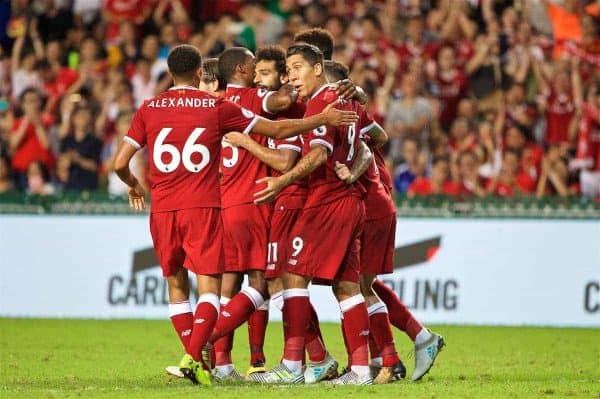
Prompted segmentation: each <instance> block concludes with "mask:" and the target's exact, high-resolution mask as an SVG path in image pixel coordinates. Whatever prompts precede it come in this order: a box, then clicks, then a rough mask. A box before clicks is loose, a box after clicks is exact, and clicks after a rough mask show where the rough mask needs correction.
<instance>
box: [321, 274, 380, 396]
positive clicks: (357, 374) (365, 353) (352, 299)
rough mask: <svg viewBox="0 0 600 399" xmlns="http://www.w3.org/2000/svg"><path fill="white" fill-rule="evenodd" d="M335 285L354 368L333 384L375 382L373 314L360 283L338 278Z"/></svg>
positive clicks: (333, 381)
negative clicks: (371, 360) (371, 335)
mask: <svg viewBox="0 0 600 399" xmlns="http://www.w3.org/2000/svg"><path fill="white" fill-rule="evenodd" d="M332 288H333V292H334V295H335V297H336V298H337V300H338V302H339V305H340V310H341V312H342V317H343V319H344V321H343V324H342V325H343V329H344V335H345V337H346V345H347V346H346V350H347V352H348V354H349V356H350V361H349V363H350V370H348V372H347V373H345V374H343V375H342V376H340V377H338V378H336V379H334V380H332V381H331V383H333V384H340V385H346V384H353V385H369V384H372V383H373V379H372V377H371V371H370V369H369V316H368V313H367V308H366V306H365V298H364V297H363V295H362V293H361V290H360V285H359V284H358V283H357V282H353V281H344V280H336V281H334V282H333V287H332Z"/></svg>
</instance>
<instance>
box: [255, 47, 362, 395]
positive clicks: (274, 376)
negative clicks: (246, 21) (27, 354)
mask: <svg viewBox="0 0 600 399" xmlns="http://www.w3.org/2000/svg"><path fill="white" fill-rule="evenodd" d="M287 69H288V76H289V79H290V83H291V84H292V85H293V86H294V87H295V88H296V89H297V90H298V93H299V95H300V97H302V98H308V99H309V100H308V102H307V110H306V114H305V116H307V117H308V116H311V115H314V114H316V113H318V112H320V111H321V110H322V109H324V107H326V106H327V104H329V103H331V102H333V101H335V100H336V99H337V98H338V95H337V93H336V91H335V89H334V88H333V87H331V86H329V85H327V80H326V78H325V74H324V71H323V53H322V52H321V51H320V50H319V49H318V48H316V47H315V46H312V45H309V44H296V45H293V46H291V47H290V48H289V49H288V52H287ZM340 106H341V107H344V109H352V110H355V109H356V108H357V107H358V103H356V102H353V101H343V102H340ZM360 145H361V141H360V139H359V137H358V132H357V130H356V124H352V125H350V126H348V127H345V128H335V127H332V126H328V125H323V126H320V127H318V128H316V129H314V130H312V131H311V132H310V133H309V134H308V138H307V142H306V143H305V155H304V156H303V157H302V159H301V160H300V161H298V163H297V164H296V166H294V168H292V169H291V170H290V171H289V172H287V173H285V174H283V175H281V176H279V177H267V178H264V179H262V180H261V181H259V182H266V183H267V188H265V189H264V190H261V191H259V192H258V193H257V194H256V201H257V202H258V203H263V202H266V201H271V200H273V198H275V196H276V195H277V194H278V193H279V192H280V191H281V190H282V189H283V188H285V187H287V186H288V185H290V184H291V183H293V182H295V181H298V180H300V179H302V178H305V177H309V188H308V195H307V200H306V203H305V205H304V208H303V210H302V213H301V215H300V217H299V218H298V220H297V222H296V224H295V225H294V228H293V230H292V234H291V237H292V240H291V254H290V257H289V260H288V264H287V267H286V269H287V270H286V272H285V273H284V275H283V281H284V287H285V290H284V301H285V305H284V308H283V320H284V329H285V346H284V356H283V360H282V363H281V364H280V365H279V366H278V367H275V368H274V369H273V370H271V371H269V372H268V373H266V375H265V382H271V383H282V382H284V383H301V382H302V381H303V380H304V376H303V374H302V359H303V357H304V350H305V334H304V331H305V329H306V325H307V324H308V320H309V317H310V316H309V315H310V302H309V293H308V288H307V287H308V284H309V282H310V281H311V280H312V279H313V278H318V279H322V280H325V281H332V283H333V291H334V294H335V296H336V298H337V299H338V301H339V303H340V308H341V310H342V313H343V317H344V320H345V323H344V328H345V330H346V337H347V349H348V353H349V354H350V355H351V357H352V361H351V364H352V368H351V370H350V371H349V372H348V373H346V374H344V375H342V376H341V377H338V378H336V379H334V380H332V381H331V382H332V383H333V384H357V385H364V384H371V383H372V378H371V375H370V370H369V366H368V335H369V321H368V316H367V310H366V307H365V304H364V298H363V296H362V295H361V293H360V286H359V284H358V280H359V278H358V267H359V264H358V261H359V259H358V257H359V247H358V245H359V241H358V237H359V235H360V231H361V228H362V223H363V220H364V207H363V204H362V200H361V198H360V197H361V190H360V188H359V187H358V186H357V185H353V184H352V185H348V184H345V183H344V182H342V181H340V180H339V179H338V178H337V176H336V173H335V167H336V162H339V163H345V164H349V165H352V164H353V163H354V162H358V161H360V162H366V163H367V164H368V163H369V162H370V161H371V159H372V154H371V153H370V151H368V149H367V153H368V155H369V157H366V158H364V159H357V154H358V150H359V146H360ZM317 221H318V223H316V222H317ZM331 240H335V245H327V243H328V242H330V241H331Z"/></svg>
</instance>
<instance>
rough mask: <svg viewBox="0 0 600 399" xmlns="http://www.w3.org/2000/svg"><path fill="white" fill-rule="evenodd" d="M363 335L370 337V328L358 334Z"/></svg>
mask: <svg viewBox="0 0 600 399" xmlns="http://www.w3.org/2000/svg"><path fill="white" fill-rule="evenodd" d="M358 335H359V336H361V337H368V336H369V330H362V331H361V332H360V334H358Z"/></svg>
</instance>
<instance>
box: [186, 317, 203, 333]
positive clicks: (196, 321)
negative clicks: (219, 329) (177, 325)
mask: <svg viewBox="0 0 600 399" xmlns="http://www.w3.org/2000/svg"><path fill="white" fill-rule="evenodd" d="M202 323H204V319H196V320H195V321H194V324H202ZM182 335H183V334H182Z"/></svg>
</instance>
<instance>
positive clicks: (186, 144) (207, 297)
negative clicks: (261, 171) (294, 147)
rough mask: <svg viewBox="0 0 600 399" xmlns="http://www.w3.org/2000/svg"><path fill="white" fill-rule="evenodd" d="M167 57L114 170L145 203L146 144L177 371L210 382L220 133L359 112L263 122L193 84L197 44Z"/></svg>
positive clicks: (274, 128)
mask: <svg viewBox="0 0 600 399" xmlns="http://www.w3.org/2000/svg"><path fill="white" fill-rule="evenodd" d="M167 64H168V67H169V73H170V75H171V76H172V78H173V81H174V83H175V86H174V87H172V88H171V89H170V90H168V91H167V92H165V93H162V94H160V95H158V96H157V97H154V98H152V99H150V100H148V101H146V102H145V103H144V104H143V105H142V106H141V107H140V108H139V109H138V111H137V112H136V114H135V117H134V119H133V121H132V125H131V128H130V130H129V132H128V134H127V136H126V137H125V139H124V142H123V144H122V145H121V148H120V149H119V152H118V154H117V157H116V160H115V171H116V172H117V174H118V176H119V177H120V178H121V180H123V182H125V183H126V184H127V185H128V186H129V187H130V190H129V202H130V206H131V207H132V208H134V209H136V210H143V209H145V206H146V203H145V190H144V188H143V187H142V185H141V184H140V183H139V181H138V180H137V179H136V177H135V176H133V175H132V173H131V171H130V169H129V161H130V160H131V158H132V157H133V155H134V154H135V152H136V151H137V150H138V149H140V148H141V147H143V146H145V145H148V149H149V153H150V154H151V161H150V172H149V179H150V184H151V186H150V194H151V213H150V232H151V235H152V240H153V243H154V248H155V251H156V254H157V257H158V260H159V263H160V265H161V267H162V270H163V275H164V276H165V277H166V278H167V284H168V287H169V303H170V306H169V308H170V314H171V316H172V320H173V325H174V327H175V329H176V331H177V333H178V335H179V336H180V338H181V341H182V344H183V345H184V347H185V350H186V353H188V354H189V355H190V356H189V357H186V358H184V359H183V361H184V363H182V364H181V371H182V373H183V374H184V375H185V376H186V377H187V378H189V379H190V380H192V382H194V383H201V384H204V385H210V384H211V379H210V364H209V363H210V361H208V362H207V359H201V351H202V348H203V347H204V346H205V344H206V343H207V341H208V338H209V335H210V333H211V332H212V330H213V328H214V326H215V324H216V321H217V317H218V314H219V313H218V312H219V308H220V305H219V297H218V295H219V291H220V274H221V273H222V270H223V249H222V240H223V224H222V221H221V212H220V206H221V199H220V190H219V182H218V169H219V165H218V161H219V159H220V154H221V137H222V135H223V134H225V133H226V132H228V131H232V130H238V131H243V132H244V133H250V132H251V131H253V132H256V133H259V134H264V135H269V136H273V137H278V138H282V137H289V136H294V135H297V134H298V133H300V132H303V131H306V130H309V129H313V128H316V127H318V126H321V125H323V124H326V123H332V122H333V123H334V124H348V123H353V122H355V121H356V118H357V116H356V114H354V113H352V112H343V111H339V110H336V109H334V108H329V109H327V110H324V112H323V113H321V114H319V115H316V116H315V117H313V118H308V119H303V120H285V121H275V122H273V121H268V120H265V119H264V118H261V117H260V116H257V115H254V113H252V112H251V111H248V110H245V109H243V108H240V107H239V106H237V105H235V104H233V103H230V102H228V101H226V100H224V99H220V98H215V97H213V96H212V95H210V94H208V93H205V92H202V91H200V90H199V89H198V86H199V84H200V79H201V76H202V67H201V64H202V59H201V56H200V53H199V52H198V50H197V49H196V48H195V47H193V46H189V45H181V46H176V47H174V48H173V49H172V50H171V52H170V53H169V56H168V58H167ZM184 267H185V268H187V269H189V270H191V271H192V272H194V273H195V274H196V275H197V279H198V291H199V299H198V306H197V307H196V311H195V314H194V315H193V316H192V314H191V313H192V312H191V307H190V306H189V298H188V287H187V285H186V282H187V275H186V273H187V271H186V270H185V269H184ZM184 275H186V276H185V278H184V277H183V276H184ZM175 316H180V317H175ZM190 331H191V334H190V333H189V332H190Z"/></svg>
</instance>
